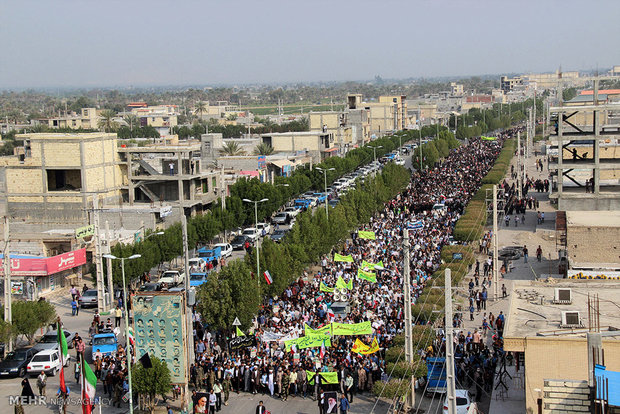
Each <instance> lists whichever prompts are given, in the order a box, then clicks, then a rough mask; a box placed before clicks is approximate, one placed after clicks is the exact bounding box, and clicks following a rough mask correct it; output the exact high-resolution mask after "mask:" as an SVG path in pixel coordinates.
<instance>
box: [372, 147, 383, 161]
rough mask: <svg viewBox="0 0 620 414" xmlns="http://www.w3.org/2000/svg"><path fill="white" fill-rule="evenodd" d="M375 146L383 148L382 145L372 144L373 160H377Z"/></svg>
mask: <svg viewBox="0 0 620 414" xmlns="http://www.w3.org/2000/svg"><path fill="white" fill-rule="evenodd" d="M377 148H383V146H381V145H376V146H375V145H373V146H372V151H373V153H374V154H375V162H377Z"/></svg>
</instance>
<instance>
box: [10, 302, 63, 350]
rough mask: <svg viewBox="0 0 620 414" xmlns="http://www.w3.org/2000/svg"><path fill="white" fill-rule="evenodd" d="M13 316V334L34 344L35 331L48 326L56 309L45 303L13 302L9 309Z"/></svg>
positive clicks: (54, 317)
mask: <svg viewBox="0 0 620 414" xmlns="http://www.w3.org/2000/svg"><path fill="white" fill-rule="evenodd" d="M11 311H12V314H13V333H14V334H15V335H24V336H25V337H26V339H28V342H30V343H33V342H34V336H35V335H36V333H37V331H38V330H39V329H41V328H43V327H44V326H47V325H49V324H50V323H51V322H52V321H54V320H55V319H56V309H54V306H53V305H52V304H51V303H49V302H45V301H41V302H39V301H37V302H31V301H23V300H19V301H16V302H13V305H12V307H11Z"/></svg>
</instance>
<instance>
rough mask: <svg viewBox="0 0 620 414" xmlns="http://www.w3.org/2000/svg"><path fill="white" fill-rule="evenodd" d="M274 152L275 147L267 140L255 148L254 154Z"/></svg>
mask: <svg viewBox="0 0 620 414" xmlns="http://www.w3.org/2000/svg"><path fill="white" fill-rule="evenodd" d="M271 154H273V147H272V146H271V145H269V144H267V143H265V142H262V143H260V144H258V145H257V146H256V149H254V155H271Z"/></svg>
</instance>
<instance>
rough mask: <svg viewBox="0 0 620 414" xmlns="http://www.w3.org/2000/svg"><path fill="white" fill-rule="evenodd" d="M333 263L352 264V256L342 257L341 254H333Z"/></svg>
mask: <svg viewBox="0 0 620 414" xmlns="http://www.w3.org/2000/svg"><path fill="white" fill-rule="evenodd" d="M334 262H347V263H353V256H351V255H348V256H343V255H341V254H338V253H336V254H334Z"/></svg>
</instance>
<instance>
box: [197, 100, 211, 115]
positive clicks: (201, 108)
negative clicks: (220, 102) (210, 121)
mask: <svg viewBox="0 0 620 414" xmlns="http://www.w3.org/2000/svg"><path fill="white" fill-rule="evenodd" d="M208 108H209V104H208V103H206V102H204V101H198V102H196V105H195V106H194V113H196V112H198V113H199V114H200V119H202V115H203V114H204V112H205V111H206V110H207V109H208Z"/></svg>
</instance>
